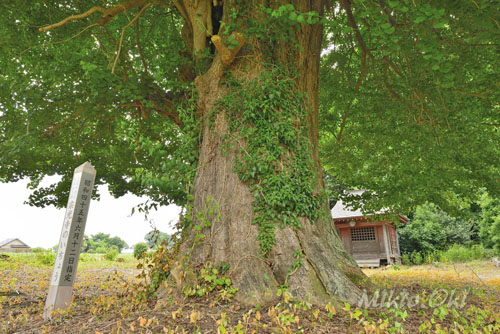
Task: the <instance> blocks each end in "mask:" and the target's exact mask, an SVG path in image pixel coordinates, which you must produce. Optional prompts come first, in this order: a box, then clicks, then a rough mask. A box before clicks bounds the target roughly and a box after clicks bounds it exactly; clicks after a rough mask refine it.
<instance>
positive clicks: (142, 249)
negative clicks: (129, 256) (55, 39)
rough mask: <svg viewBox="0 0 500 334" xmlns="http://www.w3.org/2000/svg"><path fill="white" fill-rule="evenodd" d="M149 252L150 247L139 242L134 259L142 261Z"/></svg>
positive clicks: (135, 247) (135, 248)
mask: <svg viewBox="0 0 500 334" xmlns="http://www.w3.org/2000/svg"><path fill="white" fill-rule="evenodd" d="M147 251H148V245H147V244H146V243H145V242H139V243H137V244H136V245H135V246H134V257H135V258H136V259H141V258H142V257H144V255H145V254H146V252H147Z"/></svg>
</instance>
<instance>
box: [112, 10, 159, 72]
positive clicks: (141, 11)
mask: <svg viewBox="0 0 500 334" xmlns="http://www.w3.org/2000/svg"><path fill="white" fill-rule="evenodd" d="M149 6H151V3H148V4H147V5H146V6H144V7H142V8H141V9H140V10H139V12H138V13H137V14H136V15H135V16H134V18H133V19H132V20H130V22H129V23H127V25H126V26H124V27H123V28H122V34H121V36H120V42H119V43H118V51H117V52H116V58H115V61H114V63H113V68H112V69H111V73H115V68H116V64H117V63H118V58H119V57H120V52H121V51H122V43H123V36H124V35H125V30H126V29H127V28H128V27H130V26H131V25H132V24H133V23H134V22H135V21H136V20H137V19H138V18H139V16H141V14H142V13H143V12H144V11H145V10H146V9H147V8H148V7H149Z"/></svg>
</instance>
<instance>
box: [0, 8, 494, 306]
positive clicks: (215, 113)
mask: <svg viewBox="0 0 500 334" xmlns="http://www.w3.org/2000/svg"><path fill="white" fill-rule="evenodd" d="M102 3H103V2H99V1H91V0H81V1H71V0H68V1H62V0H61V1H36V0H35V1H34V0H19V1H11V2H4V3H2V5H1V9H2V15H1V16H0V26H1V27H2V29H1V31H0V41H1V42H0V59H2V62H1V63H0V73H1V74H0V165H1V166H2V168H1V169H0V180H2V181H16V180H18V179H19V178H22V177H29V178H30V179H31V185H30V186H31V187H32V188H33V189H34V192H33V194H32V195H31V197H30V202H31V203H32V204H34V205H48V204H54V205H58V206H63V205H64V204H65V203H66V201H67V197H68V191H69V188H70V183H71V174H72V170H73V169H74V167H75V165H78V164H80V163H82V162H84V161H87V160H88V161H90V162H92V164H93V165H94V166H95V167H96V169H97V171H98V175H97V180H96V185H99V184H104V183H106V184H108V185H109V190H110V192H111V193H112V194H113V195H114V196H117V197H118V196H122V195H124V194H126V193H127V192H131V193H134V194H136V195H146V196H148V197H149V198H150V202H148V203H146V204H145V206H144V207H143V209H146V210H147V209H149V208H153V207H155V206H157V205H167V204H169V203H176V204H178V205H180V206H184V207H185V208H186V212H187V214H186V215H185V216H184V217H183V219H182V220H181V221H180V224H179V228H180V229H181V230H182V247H181V252H180V254H181V255H182V256H180V257H179V258H178V261H177V263H176V266H175V268H171V269H172V270H171V273H172V275H173V276H175V278H176V279H178V281H183V282H184V284H189V282H187V280H184V279H183V278H186V277H196V275H194V274H193V273H192V270H194V268H199V267H201V266H202V265H203V264H204V263H206V262H211V263H213V264H214V265H219V264H220V263H226V264H228V265H229V266H230V268H231V269H230V271H229V272H230V276H231V277H230V278H231V279H232V282H233V284H234V286H235V287H236V288H238V289H239V292H238V294H237V295H236V297H237V298H238V299H239V300H241V301H244V302H249V303H265V302H267V301H269V300H271V299H274V298H275V296H276V291H277V290H278V288H279V287H283V286H286V287H288V289H289V292H290V294H291V295H292V296H293V297H295V298H297V299H301V300H308V301H311V302H315V303H326V302H328V301H335V300H339V299H340V300H346V301H349V302H355V301H357V300H358V297H359V295H360V289H359V287H358V286H356V285H355V284H354V283H353V281H354V282H359V281H363V280H364V279H365V276H364V275H363V273H362V272H361V271H360V269H359V268H358V267H357V265H356V263H355V262H354V261H353V260H352V258H351V257H350V256H349V255H348V254H347V253H346V251H345V250H344V249H343V246H342V242H341V241H340V239H339V237H338V236H337V235H336V233H335V229H334V228H333V226H332V224H331V219H330V218H329V208H328V205H327V201H326V196H325V193H324V186H323V180H322V175H321V174H322V172H321V163H320V159H319V157H320V153H319V152H320V148H321V151H322V156H323V160H324V163H325V168H326V170H327V171H329V172H330V173H331V174H332V175H334V176H335V177H336V178H337V179H338V180H339V182H341V183H342V184H345V185H346V187H347V188H349V189H350V188H354V187H358V188H366V189H369V190H370V192H365V194H363V195H364V197H363V198H362V200H363V201H364V202H365V204H366V205H367V208H368V209H372V210H377V209H378V208H381V207H389V208H391V209H393V211H394V212H407V211H408V209H410V208H414V207H415V206H417V205H418V204H423V203H425V202H426V201H431V202H434V203H436V204H437V205H439V206H440V207H443V208H445V204H446V202H447V201H446V198H447V195H448V193H449V192H451V193H456V194H459V195H461V196H462V197H464V198H466V197H467V196H469V194H475V193H476V192H475V191H474V189H477V188H479V187H486V188H487V190H488V192H489V193H491V194H492V195H498V193H499V192H500V187H499V185H498V180H499V179H500V173H499V166H500V155H499V154H498V152H499V151H500V150H499V145H500V133H499V132H498V126H499V124H500V113H499V112H498V97H499V94H500V93H499V90H498V77H499V71H500V66H498V65H499V64H498V62H499V58H498V44H499V35H498V21H497V19H496V18H497V17H499V16H500V13H499V11H500V9H499V8H498V6H497V4H496V3H495V2H493V1H487V0H476V1H455V0H444V1H428V0H401V1H368V0H359V1H358V0H357V1H355V2H354V1H349V0H340V1H339V2H333V1H327V0H317V1H316V0H315V1H311V0H280V1H267V0H266V1H264V0H255V1H243V0H215V1H214V0H199V1H198V0H197V1H192V0H175V1H173V0H172V1H168V0H164V1H148V0H130V1H123V2H118V1H113V2H107V3H106V7H99V5H101V6H104V5H102ZM40 27H41V28H40ZM39 30H42V31H41V32H40V31H39ZM321 55H323V56H322V57H321ZM320 88H321V89H320ZM319 94H320V95H319ZM320 128H321V130H320ZM320 135H321V142H320ZM320 144H321V145H320ZM54 174H59V175H62V176H63V178H62V180H61V182H59V183H57V184H53V185H51V186H49V187H44V188H41V187H39V185H40V181H41V180H42V178H43V176H44V175H54ZM374 194H376V196H374ZM96 196H98V194H96ZM187 255H189V256H187ZM353 277H354V278H356V279H353V280H352V281H351V279H350V278H353Z"/></svg>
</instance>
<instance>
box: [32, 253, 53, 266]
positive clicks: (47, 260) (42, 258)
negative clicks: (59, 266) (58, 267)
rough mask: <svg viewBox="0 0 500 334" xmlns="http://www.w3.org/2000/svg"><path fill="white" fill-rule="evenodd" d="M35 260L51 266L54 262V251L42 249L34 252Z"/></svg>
mask: <svg viewBox="0 0 500 334" xmlns="http://www.w3.org/2000/svg"><path fill="white" fill-rule="evenodd" d="M36 261H37V262H38V263H40V264H43V265H45V266H53V265H54V263H55V262H56V253H55V252H52V251H50V250H44V251H43V252H41V253H36Z"/></svg>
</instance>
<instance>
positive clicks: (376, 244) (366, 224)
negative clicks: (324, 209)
mask: <svg viewBox="0 0 500 334" xmlns="http://www.w3.org/2000/svg"><path fill="white" fill-rule="evenodd" d="M363 192H364V190H350V191H348V193H349V194H351V195H354V196H356V195H361V194H362V193H363ZM385 212H386V211H385V210H382V211H380V212H377V213H375V214H371V215H364V214H363V213H362V212H361V210H359V209H358V210H353V209H351V208H349V207H347V206H345V205H344V203H343V202H342V201H338V202H337V203H336V204H335V206H334V207H333V208H332V217H333V221H334V222H335V227H336V228H337V230H338V231H339V234H340V238H341V239H342V243H343V244H344V247H345V248H346V250H347V251H348V252H349V253H350V254H351V255H352V257H353V258H354V260H355V261H356V262H357V263H358V265H359V266H360V267H380V265H383V264H393V263H398V264H400V263H401V253H400V250H399V240H398V235H397V232H396V228H395V226H394V224H393V222H390V221H385V220H375V219H374V218H375V215H376V214H382V213H385ZM398 218H399V220H400V222H402V223H407V222H408V219H407V218H406V217H403V216H401V215H398Z"/></svg>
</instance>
